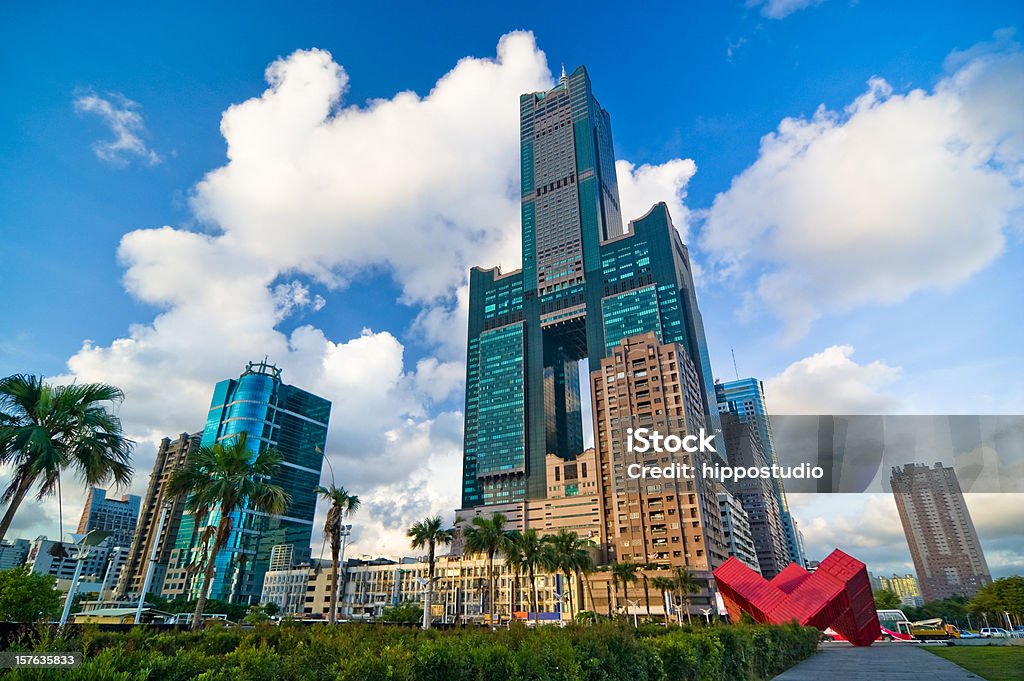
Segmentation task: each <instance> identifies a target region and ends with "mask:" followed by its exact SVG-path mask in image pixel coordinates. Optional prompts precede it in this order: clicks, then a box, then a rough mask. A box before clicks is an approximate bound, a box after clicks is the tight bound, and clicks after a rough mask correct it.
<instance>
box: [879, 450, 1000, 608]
mask: <svg viewBox="0 0 1024 681" xmlns="http://www.w3.org/2000/svg"><path fill="white" fill-rule="evenodd" d="M891 483H892V492H893V496H895V498H896V508H898V509H899V512H900V520H901V521H902V522H903V532H904V534H906V537H907V544H909V545H910V555H911V556H912V557H913V559H914V568H915V569H916V570H917V578H918V581H919V582H920V583H921V592H922V595H923V596H924V600H925V601H936V600H941V599H943V598H949V597H950V596H958V595H963V596H968V597H970V596H973V595H974V594H976V593H977V592H978V589H980V588H981V587H982V586H984V585H985V584H988V583H990V582H991V581H992V575H991V574H990V573H989V571H988V564H987V563H986V562H985V554H984V553H983V552H982V550H981V542H980V541H978V533H977V531H976V530H975V529H974V523H973V522H972V521H971V514H970V513H969V512H968V510H967V504H966V503H964V495H963V492H961V491H960V482H959V481H958V480H957V478H956V471H954V470H953V469H952V468H950V467H947V466H943V465H942V464H941V463H936V464H935V467H934V468H928V466H926V465H924V464H907V465H906V466H903V468H900V467H898V466H897V467H894V468H893V469H892V479H891Z"/></svg>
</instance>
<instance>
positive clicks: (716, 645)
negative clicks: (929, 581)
mask: <svg viewBox="0 0 1024 681" xmlns="http://www.w3.org/2000/svg"><path fill="white" fill-rule="evenodd" d="M817 639H818V632H817V630H815V629H809V628H805V627H799V626H796V625H795V624H793V625H786V626H759V625H743V624H741V625H735V626H733V625H729V626H711V627H706V626H694V627H656V626H650V627H644V628H642V629H639V630H637V629H634V628H633V627H631V626H628V623H624V622H601V623H598V624H595V625H590V626H569V627H566V628H565V629H560V628H556V627H539V628H526V627H512V628H511V629H508V630H499V631H496V632H492V631H488V630H486V629H470V628H467V629H456V630H437V629H433V630H431V631H427V632H424V631H420V630H419V629H416V628H396V627H390V626H383V625H376V626H375V625H358V624H348V625H338V626H329V625H326V624H321V625H314V626H307V625H297V624H292V625H283V626H269V625H261V626H257V627H256V628H255V629H251V630H242V629H239V628H218V629H208V630H204V631H200V632H195V633H193V632H187V631H173V632H170V631H154V630H150V629H145V628H141V627H139V628H136V629H133V630H131V631H130V632H127V633H113V632H107V631H101V630H99V629H98V628H97V627H83V628H80V629H77V630H74V631H73V632H69V633H65V634H57V633H56V632H55V631H54V630H53V629H40V630H38V631H37V632H36V634H35V635H34V636H33V637H30V638H28V639H25V640H23V641H21V642H19V643H18V644H17V646H20V647H21V649H28V650H33V651H36V652H56V651H67V650H81V651H83V652H84V653H85V663H84V664H83V666H82V667H81V668H80V669H77V670H72V671H70V672H69V671H68V670H18V671H16V672H13V673H12V674H11V676H10V678H13V679H56V678H60V679H117V680H121V679H123V680H125V681H135V680H142V679H152V680H156V679H159V680H160V681H179V680H180V681H184V680H185V679H201V680H202V681H229V680H231V681H234V680H235V679H239V680H245V681H260V680H261V679H268V680H269V679H287V680H288V681H306V680H315V681H320V680H323V681H328V680H331V681H333V680H335V679H338V680H342V681H346V680H347V681H413V680H414V679H415V680H416V681H490V680H491V679H514V680H522V681H719V680H720V679H748V680H750V681H757V680H760V679H767V678H771V677H772V676H774V675H775V674H777V673H779V672H780V671H782V670H784V669H786V668H787V667H789V666H792V665H793V664H795V663H796V662H798V661H799V660H802V659H804V658H806V657H808V656H810V655H812V654H813V653H814V651H815V650H816V646H817Z"/></svg>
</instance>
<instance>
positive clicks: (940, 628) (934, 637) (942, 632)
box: [910, 617, 960, 641]
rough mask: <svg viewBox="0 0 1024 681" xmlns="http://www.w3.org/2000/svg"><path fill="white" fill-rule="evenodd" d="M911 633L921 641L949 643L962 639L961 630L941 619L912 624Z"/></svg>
mask: <svg viewBox="0 0 1024 681" xmlns="http://www.w3.org/2000/svg"><path fill="white" fill-rule="evenodd" d="M910 633H911V634H913V635H914V638H916V639H919V640H921V641H948V640H949V639H951V638H960V630H959V629H957V628H956V626H954V625H952V624H949V623H948V622H946V620H944V619H942V618H941V617H936V618H934V619H930V620H919V621H917V622H911V623H910Z"/></svg>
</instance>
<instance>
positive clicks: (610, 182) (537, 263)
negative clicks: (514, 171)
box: [462, 67, 724, 508]
mask: <svg viewBox="0 0 1024 681" xmlns="http://www.w3.org/2000/svg"><path fill="white" fill-rule="evenodd" d="M519 104H520V151H521V162H522V168H521V169H522V187H521V191H522V215H521V218H522V243H523V267H522V269H520V270H516V271H514V272H508V273H502V272H501V271H500V270H498V269H482V268H473V270H472V271H471V272H470V301H469V338H468V340H469V342H468V351H467V364H466V425H465V449H464V463H463V492H462V505H463V507H464V508H471V507H474V506H481V505H488V504H494V503H503V502H512V501H520V500H522V499H526V498H542V497H544V496H545V494H546V489H547V483H546V481H545V479H544V476H545V456H546V455H547V454H548V453H554V454H557V455H558V456H560V457H562V458H564V459H573V458H575V457H576V456H577V455H578V454H579V453H580V452H581V451H582V449H583V435H582V418H583V414H582V410H581V405H580V387H579V384H580V381H579V361H580V360H582V359H588V360H589V363H590V366H591V367H592V368H593V367H596V366H598V365H599V363H600V361H601V359H602V358H604V357H605V356H606V355H607V354H608V353H609V351H610V348H611V347H613V346H614V345H616V344H617V343H618V342H619V341H620V340H621V339H622V338H626V337H630V336H633V335H636V334H640V333H645V332H648V331H653V332H654V333H655V334H656V335H657V336H658V338H659V339H661V340H662V341H663V342H666V343H669V342H676V343H679V344H680V345H681V346H682V347H683V348H685V349H686V351H687V352H688V353H690V356H691V358H692V359H693V363H694V364H695V365H696V366H697V368H698V373H699V374H700V382H701V391H702V396H703V407H704V410H705V413H706V414H707V415H708V418H707V421H708V423H709V424H710V425H711V427H713V428H715V429H716V430H720V427H719V424H718V419H717V416H718V412H717V410H716V402H715V394H714V382H713V380H712V377H711V365H710V361H709V359H708V353H707V344H706V341H705V339H704V328H703V322H702V321H701V317H700V312H699V310H698V309H697V299H696V293H695V291H694V286H693V276H692V272H691V269H690V261H689V256H688V253H687V250H686V246H684V245H683V243H682V241H681V239H680V238H679V235H678V233H677V232H676V230H675V228H674V227H673V225H672V220H671V218H670V216H669V214H668V209H667V207H666V206H665V204H664V203H659V204H657V205H656V206H654V207H653V208H652V209H651V210H650V211H649V212H648V213H647V215H645V216H644V217H642V218H640V219H639V220H635V221H634V222H632V223H630V225H631V228H630V229H629V230H628V231H627V230H624V229H623V223H622V214H621V209H620V207H619V193H618V185H617V183H616V178H615V155H614V151H613V145H612V135H611V120H610V118H609V116H608V113H607V112H606V111H605V110H604V109H602V108H601V106H600V104H598V102H597V100H596V99H595V98H594V95H593V92H592V87H591V82H590V78H589V76H588V75H587V72H586V69H584V68H583V67H579V68H577V69H576V70H575V71H573V72H572V73H571V74H569V75H568V76H565V75H563V77H562V78H561V80H560V81H559V83H558V85H556V86H555V87H554V88H552V89H551V90H549V91H548V92H535V93H529V94H525V95H522V96H521V97H520V100H519ZM587 418H589V416H588V417H587ZM719 446H720V447H721V449H720V451H722V452H724V442H722V441H721V438H720V439H719Z"/></svg>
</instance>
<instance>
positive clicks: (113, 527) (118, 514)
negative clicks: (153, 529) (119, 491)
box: [78, 487, 142, 549]
mask: <svg viewBox="0 0 1024 681" xmlns="http://www.w3.org/2000/svg"><path fill="white" fill-rule="evenodd" d="M141 503H142V498H141V497H138V496H136V495H134V494H126V495H124V496H122V497H121V498H120V499H108V498H107V490H105V489H100V488H99V487H90V488H89V494H88V496H86V498H85V508H84V509H82V517H81V519H80V520H79V521H78V534H85V533H86V532H89V531H91V530H99V531H102V532H109V533H110V543H111V545H112V546H123V547H125V548H126V549H127V548H128V547H129V546H131V543H132V539H133V538H134V537H135V527H136V524H137V523H138V520H139V506H140V504H141Z"/></svg>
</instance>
